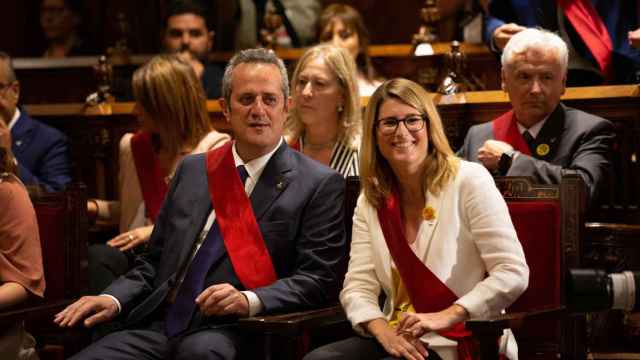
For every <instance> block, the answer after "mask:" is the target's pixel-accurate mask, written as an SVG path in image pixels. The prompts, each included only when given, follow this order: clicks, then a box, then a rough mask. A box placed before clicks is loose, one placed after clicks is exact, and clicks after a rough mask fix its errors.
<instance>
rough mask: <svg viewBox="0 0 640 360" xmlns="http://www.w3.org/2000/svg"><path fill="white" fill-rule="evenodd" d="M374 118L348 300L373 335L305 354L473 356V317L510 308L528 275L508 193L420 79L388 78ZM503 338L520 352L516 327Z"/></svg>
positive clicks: (512, 351)
mask: <svg viewBox="0 0 640 360" xmlns="http://www.w3.org/2000/svg"><path fill="white" fill-rule="evenodd" d="M363 129H364V130H363V137H362V161H361V163H360V165H361V171H360V175H361V177H360V178H361V179H362V185H363V189H364V191H363V192H362V194H361V195H360V198H359V199H358V204H357V206H356V209H355V215H354V219H353V232H352V234H353V235H352V236H353V237H352V242H351V253H350V257H351V258H350V260H349V269H348V271H347V274H346V276H345V280H344V287H343V289H342V292H341V293H340V301H341V303H342V306H343V307H344V310H345V313H346V315H347V318H348V319H349V321H351V324H352V325H353V327H354V329H355V330H356V332H357V333H358V334H360V335H365V334H368V335H372V336H373V338H372V337H368V338H365V337H352V338H350V339H347V340H343V341H340V342H337V343H334V344H330V345H327V346H326V347H322V348H319V349H317V350H315V351H314V352H312V353H310V354H308V355H307V357H305V360H319V359H353V358H367V359H387V358H389V356H390V355H391V356H393V357H400V358H403V359H416V360H424V359H425V358H427V357H428V358H429V359H439V358H443V359H458V358H460V359H473V354H478V352H477V350H478V349H477V348H476V345H475V343H474V342H473V341H472V340H471V338H470V333H469V332H468V331H466V329H465V328H464V321H465V320H466V319H468V318H469V317H475V318H484V317H488V316H492V315H497V314H499V313H500V312H501V310H502V309H504V308H505V307H507V306H508V305H510V304H511V302H513V301H514V300H515V299H516V298H517V297H518V296H519V295H520V294H521V293H522V292H523V291H524V289H525V288H526V287H527V283H528V276H529V269H528V267H527V265H526V262H525V258H524V254H523V252H522V247H521V246H520V243H519V242H518V240H517V237H516V234H515V230H514V229H513V225H512V224H511V220H510V217H509V213H508V210H507V207H506V204H505V202H504V199H503V198H502V196H501V195H500V193H499V192H498V190H497V188H496V186H495V184H494V183H493V178H492V177H491V175H490V174H489V173H488V172H487V171H486V170H485V169H484V168H483V167H482V166H479V165H477V164H473V163H469V162H466V161H462V160H460V159H458V158H457V157H456V156H455V155H454V154H453V152H452V150H451V148H450V147H449V143H448V141H447V138H446V136H445V133H444V130H443V126H442V121H441V120H440V116H439V115H438V112H437V111H436V108H435V105H434V104H433V102H432V100H431V98H430V97H429V95H428V94H427V93H426V91H425V90H424V89H422V87H420V85H418V84H416V83H414V82H412V81H409V80H405V79H393V80H389V81H387V82H385V83H383V84H382V85H380V87H379V88H378V90H376V92H375V93H374V94H373V96H372V97H371V99H370V100H369V104H368V105H367V109H366V112H365V118H364V126H363ZM438 223H440V224H439V225H438ZM487 274H488V275H487ZM381 289H382V290H383V291H384V292H385V295H386V301H385V304H384V309H383V310H382V311H381V309H380V307H379V305H378V296H379V293H380V290H381ZM374 338H375V340H374ZM501 346H502V350H503V352H506V354H507V357H510V358H513V357H514V356H517V355H516V347H515V340H514V339H513V336H511V335H510V334H509V333H506V335H505V336H503V338H502V340H501ZM428 352H429V353H430V354H427V353H428ZM458 354H460V356H458ZM356 355H357V356H356ZM436 355H437V356H436ZM465 355H466V356H465Z"/></svg>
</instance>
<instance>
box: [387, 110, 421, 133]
mask: <svg viewBox="0 0 640 360" xmlns="http://www.w3.org/2000/svg"><path fill="white" fill-rule="evenodd" d="M428 119H429V117H428V116H427V115H426V114H420V115H417V114H416V115H408V116H407V117H405V118H404V119H398V118H395V117H388V118H384V119H379V120H378V121H377V122H376V126H377V127H378V130H380V132H381V133H382V135H392V134H395V132H396V130H398V125H400V123H404V126H405V127H406V128H407V130H408V131H409V132H412V133H414V132H418V131H420V130H422V129H424V124H425V123H426V122H427V120H428Z"/></svg>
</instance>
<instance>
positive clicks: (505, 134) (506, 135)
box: [492, 110, 531, 155]
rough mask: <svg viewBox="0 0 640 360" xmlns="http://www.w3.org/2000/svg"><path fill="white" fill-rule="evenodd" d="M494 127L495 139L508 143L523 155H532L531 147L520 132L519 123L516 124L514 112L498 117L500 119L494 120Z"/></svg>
mask: <svg viewBox="0 0 640 360" xmlns="http://www.w3.org/2000/svg"><path fill="white" fill-rule="evenodd" d="M492 126H493V138H494V139H496V140H500V141H503V142H506V143H507V144H509V145H511V146H513V148H514V149H515V150H517V151H520V152H521V153H523V154H526V155H531V149H529V145H527V142H526V141H525V140H524V138H523V137H522V134H520V131H519V130H518V123H517V122H516V116H515V113H514V112H513V110H510V111H508V112H506V113H504V114H502V115H500V116H498V118H496V119H495V120H493V122H492Z"/></svg>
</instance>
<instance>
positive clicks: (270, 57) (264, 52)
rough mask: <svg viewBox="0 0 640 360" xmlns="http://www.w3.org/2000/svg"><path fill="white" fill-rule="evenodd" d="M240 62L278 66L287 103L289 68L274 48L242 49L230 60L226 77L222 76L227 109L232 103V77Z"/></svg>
mask: <svg viewBox="0 0 640 360" xmlns="http://www.w3.org/2000/svg"><path fill="white" fill-rule="evenodd" d="M240 64H272V65H275V66H277V67H278V70H280V76H281V78H282V84H281V87H282V95H284V100H285V104H286V101H287V98H289V78H288V76H287V68H286V67H285V66H284V62H282V60H281V59H280V58H279V57H278V56H276V54H275V53H274V52H273V51H272V50H268V49H263V48H258V49H247V50H242V51H240V52H239V53H237V54H235V55H234V56H233V57H232V58H231V60H229V64H228V65H227V67H226V69H225V70H224V77H223V78H222V97H223V98H224V100H225V102H226V103H227V109H228V108H229V106H230V104H231V90H232V89H231V79H232V77H233V71H234V70H235V68H236V67H237V66H238V65H240Z"/></svg>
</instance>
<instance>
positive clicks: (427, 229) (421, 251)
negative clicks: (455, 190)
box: [371, 190, 446, 291]
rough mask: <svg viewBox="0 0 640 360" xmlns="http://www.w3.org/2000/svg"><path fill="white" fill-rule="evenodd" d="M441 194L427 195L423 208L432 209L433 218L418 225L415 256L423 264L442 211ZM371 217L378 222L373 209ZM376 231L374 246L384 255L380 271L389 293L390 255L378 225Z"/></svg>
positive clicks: (390, 285)
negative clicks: (376, 238)
mask: <svg viewBox="0 0 640 360" xmlns="http://www.w3.org/2000/svg"><path fill="white" fill-rule="evenodd" d="M445 191H446V190H445ZM442 194H443V192H441V193H440V196H436V195H434V194H432V193H431V192H428V193H427V204H426V205H425V208H427V207H430V208H431V209H433V217H432V218H431V219H425V220H423V221H422V223H421V224H420V229H418V234H417V236H418V239H416V241H417V242H418V243H419V244H420V245H419V246H418V253H417V254H416V256H417V257H418V258H419V259H420V260H421V261H422V262H423V263H424V262H426V260H427V255H428V249H429V247H430V245H431V240H432V238H433V234H434V233H435V230H436V227H437V225H438V223H439V220H440V214H441V210H442ZM371 216H373V217H374V218H375V219H376V221H378V214H377V212H376V210H375V209H373V211H372V215H371ZM378 224H379V223H378ZM378 231H379V235H380V237H379V240H380V243H379V244H377V245H376V246H380V249H384V250H382V251H384V253H383V254H385V255H386V256H381V259H382V269H381V270H382V272H383V274H384V279H385V280H384V282H385V283H386V285H387V287H388V288H389V289H390V290H391V291H395V290H394V289H393V283H392V282H393V280H392V278H391V253H390V252H389V248H388V247H387V243H386V241H385V239H384V234H383V233H382V228H381V227H380V225H378Z"/></svg>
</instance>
